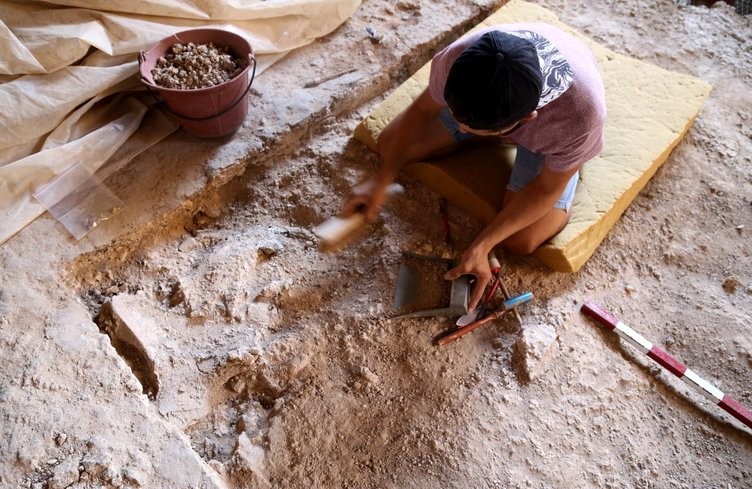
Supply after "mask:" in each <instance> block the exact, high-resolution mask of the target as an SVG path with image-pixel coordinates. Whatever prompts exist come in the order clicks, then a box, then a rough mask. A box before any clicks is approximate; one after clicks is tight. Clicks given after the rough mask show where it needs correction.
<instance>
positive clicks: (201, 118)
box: [138, 29, 256, 138]
mask: <svg viewBox="0 0 752 489" xmlns="http://www.w3.org/2000/svg"><path fill="white" fill-rule="evenodd" d="M189 42H193V43H195V44H205V43H208V42H212V43H214V45H215V46H226V47H228V48H229V49H230V51H231V52H232V54H233V56H235V57H239V58H243V59H247V60H248V65H247V66H246V67H245V68H244V69H243V71H242V72H240V74H238V75H237V76H236V77H235V78H233V79H231V80H228V81H226V82H224V83H221V84H219V85H215V86H213V87H207V88H196V89H175V88H165V87H160V86H159V85H157V84H156V83H154V77H153V76H152V74H151V71H152V70H153V69H154V68H155V67H156V65H157V61H158V60H159V58H160V57H161V56H164V55H165V53H167V52H168V50H169V49H170V48H171V47H172V46H173V45H174V44H176V43H181V44H187V43H189ZM138 64H139V72H140V73H141V82H142V83H143V84H144V85H146V88H147V89H149V90H150V91H152V93H155V92H156V93H158V94H159V95H160V96H161V98H162V101H163V102H164V106H165V107H166V108H167V109H168V110H169V111H170V112H171V113H172V114H173V115H175V116H176V117H177V118H178V119H179V120H180V124H181V125H182V126H183V128H185V130H186V131H187V132H188V133H189V134H192V135H193V136H196V137H200V138H215V137H220V136H226V135H228V134H230V133H232V132H234V131H235V130H237V129H238V128H239V127H240V126H241V125H242V124H243V121H245V118H246V116H247V115H248V90H249V89H250V88H251V84H252V83H253V79H254V77H255V76H256V56H255V55H254V52H253V48H252V47H251V44H250V43H249V42H248V41H247V40H246V39H245V38H243V37H242V36H239V35H238V34H235V33H233V32H229V31H224V30H221V29H189V30H186V31H181V32H177V33H175V34H173V35H171V36H168V37H166V38H164V39H162V40H161V41H159V42H158V43H157V44H155V45H154V46H153V47H152V48H151V49H149V50H148V51H141V53H140V55H139V59H138ZM249 77H250V79H249Z"/></svg>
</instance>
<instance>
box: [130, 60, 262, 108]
mask: <svg viewBox="0 0 752 489" xmlns="http://www.w3.org/2000/svg"><path fill="white" fill-rule="evenodd" d="M144 61H146V53H145V52H143V51H141V52H140V53H139V54H138V63H139V64H141V63H143V62H144ZM251 62H252V63H253V71H252V72H251V81H249V82H248V86H247V87H246V88H245V90H243V93H242V94H240V97H238V98H237V99H236V100H235V101H234V102H233V103H231V104H230V105H229V106H227V107H226V108H225V109H224V110H223V111H222V112H219V113H218V114H214V115H210V116H206V117H191V116H187V115H182V114H179V113H177V112H175V111H174V110H172V109H171V108H169V107H167V104H164V103H162V101H161V100H159V99H158V98H157V96H156V95H155V94H154V90H152V88H151V83H149V81H148V80H146V79H145V78H144V77H141V81H142V82H143V83H144V85H145V86H146V89H147V91H148V92H149V93H150V94H151V96H152V97H154V100H156V101H157V104H159V105H160V106H162V108H164V109H165V110H166V111H167V112H169V113H170V114H172V115H174V116H176V117H179V118H181V119H187V120H191V121H206V120H209V119H214V118H216V117H219V116H221V115H223V114H225V113H227V112H229V111H230V109H232V108H233V107H235V106H236V105H238V103H239V102H240V101H241V100H243V99H244V98H245V95H246V94H247V93H248V90H250V89H251V85H253V79H254V78H256V56H255V55H254V56H253V57H251Z"/></svg>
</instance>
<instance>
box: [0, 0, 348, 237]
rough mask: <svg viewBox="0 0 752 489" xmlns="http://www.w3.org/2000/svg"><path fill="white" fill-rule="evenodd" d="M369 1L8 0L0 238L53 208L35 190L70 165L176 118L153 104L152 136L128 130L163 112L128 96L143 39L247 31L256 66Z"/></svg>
mask: <svg viewBox="0 0 752 489" xmlns="http://www.w3.org/2000/svg"><path fill="white" fill-rule="evenodd" d="M360 2H361V0H185V1H178V0H49V1H46V2H42V1H11V0H0V107H2V110H1V112H0V244H1V243H4V242H5V241H7V240H8V239H9V238H10V237H12V236H13V235H14V234H15V233H17V232H18V231H19V230H21V229H22V228H23V227H24V226H26V225H27V224H28V223H30V222H31V221H32V220H34V219H36V217H38V216H39V215H41V214H42V213H43V212H44V211H45V208H44V207H43V206H42V205H41V204H40V203H39V202H37V201H36V200H35V199H34V197H33V194H34V192H35V191H36V190H38V189H39V188H40V187H42V186H44V185H45V184H48V183H49V182H50V181H51V180H53V179H54V178H55V177H56V176H57V175H60V174H61V173H63V172H65V171H66V170H68V169H69V168H70V167H71V166H72V165H75V164H76V163H84V164H85V165H86V167H87V168H88V169H89V170H90V171H91V172H92V173H93V172H96V171H97V170H99V168H100V167H102V166H103V165H104V164H105V163H107V159H108V158H109V157H110V156H111V155H112V154H113V153H114V152H115V150H117V149H118V148H119V147H120V146H122V145H124V144H126V145H127V144H131V145H139V146H137V147H130V148H127V150H125V151H123V152H122V153H123V154H129V155H131V156H130V157H133V156H135V155H137V154H138V153H139V152H140V151H143V149H146V147H148V146H150V145H151V144H154V142H155V135H157V136H158V137H157V138H156V140H159V139H161V138H163V137H165V136H166V135H168V134H170V133H171V132H172V131H174V130H175V129H176V126H175V125H174V124H173V123H172V122H170V121H169V119H167V118H164V117H160V116H159V115H155V116H152V117H151V119H150V120H151V122H152V125H151V127H150V130H151V131H152V137H150V138H130V136H131V135H132V134H134V133H135V132H136V131H137V130H138V127H139V126H140V124H141V123H142V120H143V119H144V117H150V116H149V114H150V113H152V112H155V110H154V109H151V110H149V107H147V106H146V105H145V104H144V103H142V102H140V101H139V100H138V99H137V98H136V97H134V96H126V97H123V96H122V95H123V94H124V93H125V92H126V91H127V90H130V89H133V88H136V87H138V85H139V83H138V80H137V77H136V76H135V75H136V74H137V72H138V62H137V55H138V53H139V52H140V51H141V50H148V49H149V48H150V47H151V46H152V45H154V44H155V43H156V42H158V41H159V40H160V39H162V38H164V37H167V36H169V35H170V34H173V33H175V32H178V31H181V30H185V29H190V28H194V27H214V28H222V29H226V30H229V31H233V32H236V33H238V34H240V35H242V36H244V37H245V38H246V39H248V40H249V42H250V43H251V46H252V47H253V49H254V51H255V53H256V57H257V60H258V70H257V74H258V73H261V72H262V71H264V69H266V68H268V67H269V66H270V65H271V64H272V63H274V61H276V60H278V59H279V58H281V57H282V56H284V55H285V54H286V53H288V52H290V51H291V50H293V49H295V48H298V47H301V46H304V45H306V44H308V43H310V42H311V41H313V40H315V39H316V38H318V37H321V36H323V35H326V34H328V33H330V32H331V31H333V30H334V29H336V28H337V27H338V26H339V25H341V24H342V22H344V21H345V20H347V19H348V18H349V17H350V16H351V15H352V14H353V13H354V12H355V10H356V9H357V8H358V6H359V5H360ZM113 114H115V115H113ZM123 163H124V162H123V161H119V164H120V165H121V166H122V164H123ZM108 166H110V165H108Z"/></svg>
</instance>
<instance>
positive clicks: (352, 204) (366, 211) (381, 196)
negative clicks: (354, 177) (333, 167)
mask: <svg viewBox="0 0 752 489" xmlns="http://www.w3.org/2000/svg"><path fill="white" fill-rule="evenodd" d="M387 186H388V182H387V183H384V182H382V181H380V180H377V179H376V178H372V179H370V180H366V181H365V182H363V183H360V184H358V185H356V186H355V187H353V189H352V191H351V192H350V199H349V200H348V202H347V204H346V205H345V208H344V210H343V211H342V214H343V216H345V217H347V216H350V215H352V214H354V213H355V212H362V213H363V215H364V216H365V218H366V221H368V222H375V221H376V219H378V217H379V212H380V211H381V207H382V206H383V205H384V201H385V200H386V188H387Z"/></svg>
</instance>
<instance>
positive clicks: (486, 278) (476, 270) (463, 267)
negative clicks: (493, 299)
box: [444, 245, 491, 311]
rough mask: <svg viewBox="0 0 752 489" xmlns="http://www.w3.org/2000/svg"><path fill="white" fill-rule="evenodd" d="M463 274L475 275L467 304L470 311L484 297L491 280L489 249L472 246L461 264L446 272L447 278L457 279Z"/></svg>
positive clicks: (464, 254)
mask: <svg viewBox="0 0 752 489" xmlns="http://www.w3.org/2000/svg"><path fill="white" fill-rule="evenodd" d="M462 275H473V276H475V285H474V286H473V291H472V293H471V295H470V300H469V301H468V304H467V310H468V311H474V310H475V308H476V307H477V306H478V303H479V302H480V300H481V299H482V298H483V292H484V291H485V290H486V285H488V282H490V281H491V267H490V266H489V264H488V251H487V250H483V249H481V248H480V247H479V246H475V245H473V246H470V247H469V248H468V249H467V250H465V252H464V253H463V254H462V260H461V261H460V263H459V265H457V266H456V267H454V268H453V269H451V270H449V271H448V272H447V273H445V274H444V279H446V280H456V279H457V278H459V277H461V276H462Z"/></svg>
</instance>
